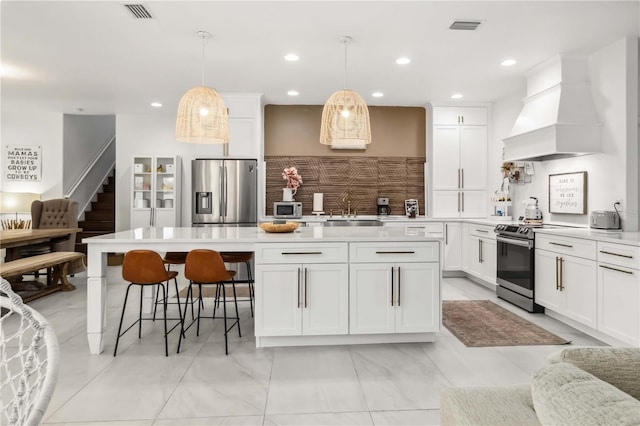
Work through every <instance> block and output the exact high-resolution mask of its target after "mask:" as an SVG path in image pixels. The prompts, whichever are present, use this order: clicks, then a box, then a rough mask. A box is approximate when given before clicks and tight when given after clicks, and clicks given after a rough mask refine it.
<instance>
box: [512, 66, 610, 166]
mask: <svg viewBox="0 0 640 426" xmlns="http://www.w3.org/2000/svg"><path fill="white" fill-rule="evenodd" d="M526 76H527V97H526V98H524V99H523V102H524V106H523V108H522V111H520V115H519V116H518V118H517V120H516V122H515V124H514V125H513V129H512V130H511V133H510V134H509V136H508V137H506V138H505V139H503V142H504V159H505V161H545V160H555V159H558V158H566V157H575V156H577V155H584V154H592V153H594V152H600V150H601V142H600V141H601V128H602V124H601V123H600V121H599V119H598V114H597V112H596V108H595V105H594V102H593V99H592V96H591V88H590V85H589V80H588V68H587V58H586V57H584V56H560V55H559V56H555V57H553V58H551V59H550V60H548V61H546V62H544V63H542V64H540V65H538V66H537V67H535V68H533V69H532V70H531V71H529V72H528V73H527V75H526Z"/></svg>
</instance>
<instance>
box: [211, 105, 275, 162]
mask: <svg viewBox="0 0 640 426" xmlns="http://www.w3.org/2000/svg"><path fill="white" fill-rule="evenodd" d="M222 97H223V99H224V102H225V105H226V106H227V109H228V110H229V143H228V144H226V145H225V144H218V145H210V146H207V151H206V156H207V157H209V158H212V157H222V156H225V152H224V150H225V149H227V150H228V152H227V153H226V155H227V156H229V157H232V158H254V159H261V158H262V154H263V151H262V150H263V148H262V145H263V141H262V139H263V138H262V130H261V129H262V127H263V124H262V122H263V119H262V104H261V98H262V96H261V95H259V94H224V95H222ZM203 155H204V154H203Z"/></svg>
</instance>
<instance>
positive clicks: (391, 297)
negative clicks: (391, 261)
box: [391, 266, 394, 306]
mask: <svg viewBox="0 0 640 426" xmlns="http://www.w3.org/2000/svg"><path fill="white" fill-rule="evenodd" d="M393 269H394V267H393V266H392V267H391V306H393Z"/></svg>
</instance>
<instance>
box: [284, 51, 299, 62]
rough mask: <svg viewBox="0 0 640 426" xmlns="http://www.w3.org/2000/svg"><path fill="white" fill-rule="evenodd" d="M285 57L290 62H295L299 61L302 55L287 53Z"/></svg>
mask: <svg viewBox="0 0 640 426" xmlns="http://www.w3.org/2000/svg"><path fill="white" fill-rule="evenodd" d="M284 59H285V60H286V61H289V62H295V61H297V60H298V59H300V57H299V56H298V55H296V54H295V53H288V54H286V55H285V56H284Z"/></svg>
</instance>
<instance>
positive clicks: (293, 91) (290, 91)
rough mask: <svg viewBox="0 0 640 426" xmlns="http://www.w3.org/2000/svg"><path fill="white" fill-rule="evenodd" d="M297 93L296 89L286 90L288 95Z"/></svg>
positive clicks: (296, 94)
mask: <svg viewBox="0 0 640 426" xmlns="http://www.w3.org/2000/svg"><path fill="white" fill-rule="evenodd" d="M299 94H300V93H298V91H296V90H289V91H288V92H287V95H289V96H298V95H299Z"/></svg>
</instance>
